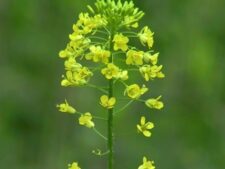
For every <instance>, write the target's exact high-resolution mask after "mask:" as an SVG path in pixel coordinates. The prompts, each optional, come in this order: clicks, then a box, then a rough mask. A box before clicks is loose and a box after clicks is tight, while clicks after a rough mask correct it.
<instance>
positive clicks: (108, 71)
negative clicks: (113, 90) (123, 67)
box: [101, 63, 120, 79]
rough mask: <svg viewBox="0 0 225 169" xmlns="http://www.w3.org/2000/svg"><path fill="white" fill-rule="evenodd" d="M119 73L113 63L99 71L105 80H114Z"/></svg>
mask: <svg viewBox="0 0 225 169" xmlns="http://www.w3.org/2000/svg"><path fill="white" fill-rule="evenodd" d="M119 72H120V69H119V68H118V67H117V66H116V65H114V64H113V63H109V64H108V65H107V67H106V68H103V69H102V70H101V73H102V74H103V75H104V76H105V78H106V79H112V78H116V77H117V76H118V74H119Z"/></svg>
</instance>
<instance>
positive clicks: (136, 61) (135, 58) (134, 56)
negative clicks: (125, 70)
mask: <svg viewBox="0 0 225 169" xmlns="http://www.w3.org/2000/svg"><path fill="white" fill-rule="evenodd" d="M143 57H144V52H143V51H135V50H129V51H128V52H127V59H126V64H127V65H142V64H143Z"/></svg>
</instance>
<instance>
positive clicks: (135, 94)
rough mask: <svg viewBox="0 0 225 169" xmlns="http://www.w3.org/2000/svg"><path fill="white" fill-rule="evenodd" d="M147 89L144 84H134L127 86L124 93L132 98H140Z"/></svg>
mask: <svg viewBox="0 0 225 169" xmlns="http://www.w3.org/2000/svg"><path fill="white" fill-rule="evenodd" d="M147 91H148V88H147V87H145V86H144V85H143V86H142V87H140V86H139V85H138V84H132V85H130V86H127V87H126V89H125V92H124V94H127V96H128V97H130V98H132V99H138V98H139V97H140V96H141V95H143V94H144V93H146V92H147Z"/></svg>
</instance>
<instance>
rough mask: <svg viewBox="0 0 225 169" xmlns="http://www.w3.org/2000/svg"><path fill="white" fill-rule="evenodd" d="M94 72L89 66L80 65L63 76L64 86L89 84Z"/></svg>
mask: <svg viewBox="0 0 225 169" xmlns="http://www.w3.org/2000/svg"><path fill="white" fill-rule="evenodd" d="M92 75H93V73H92V72H91V71H90V70H89V69H88V68H87V67H82V66H81V67H79V66H77V68H76V69H75V70H72V71H70V70H69V71H66V76H63V78H64V79H63V80H62V81H61V85H62V86H79V85H84V84H87V82H88V80H89V79H90V77H91V76H92Z"/></svg>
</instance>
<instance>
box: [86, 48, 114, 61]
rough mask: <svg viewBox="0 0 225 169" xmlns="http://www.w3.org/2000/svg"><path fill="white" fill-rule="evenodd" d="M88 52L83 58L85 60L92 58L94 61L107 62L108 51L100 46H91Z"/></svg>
mask: <svg viewBox="0 0 225 169" xmlns="http://www.w3.org/2000/svg"><path fill="white" fill-rule="evenodd" d="M89 49H90V51H91V52H90V53H88V54H87V55H86V56H85V58H86V59H87V60H93V61H94V62H100V61H101V62H102V63H104V64H107V63H108V62H109V57H110V51H108V50H103V49H102V48H101V46H91V47H90V48H89Z"/></svg>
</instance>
